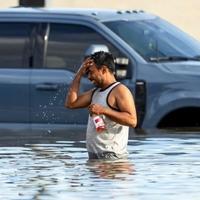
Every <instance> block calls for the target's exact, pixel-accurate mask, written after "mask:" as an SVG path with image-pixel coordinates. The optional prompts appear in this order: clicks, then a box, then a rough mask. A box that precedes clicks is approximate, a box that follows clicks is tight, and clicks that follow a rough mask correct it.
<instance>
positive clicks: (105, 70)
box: [102, 65, 108, 73]
mask: <svg viewBox="0 0 200 200" xmlns="http://www.w3.org/2000/svg"><path fill="white" fill-rule="evenodd" d="M107 70H108V68H107V67H106V66H105V65H103V66H102V72H103V73H106V72H107Z"/></svg>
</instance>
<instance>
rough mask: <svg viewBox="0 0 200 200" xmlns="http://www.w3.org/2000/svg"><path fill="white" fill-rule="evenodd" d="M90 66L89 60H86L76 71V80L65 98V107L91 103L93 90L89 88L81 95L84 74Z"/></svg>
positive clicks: (80, 106) (81, 106)
mask: <svg viewBox="0 0 200 200" xmlns="http://www.w3.org/2000/svg"><path fill="white" fill-rule="evenodd" d="M88 67H89V61H88V60H86V61H85V62H84V63H83V65H82V66H81V67H80V69H79V70H78V72H77V73H76V75H75V77H74V80H73V81H72V84H71V86H70V88H69V91H68V94H67V96H66V100H65V107H67V108H83V107H87V106H89V104H90V101H91V97H92V93H93V90H89V91H87V92H84V93H83V94H80V95H79V88H80V82H81V78H82V76H83V75H84V74H85V73H86V70H87V69H88Z"/></svg>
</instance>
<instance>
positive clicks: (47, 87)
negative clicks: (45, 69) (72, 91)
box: [36, 83, 58, 91]
mask: <svg viewBox="0 0 200 200" xmlns="http://www.w3.org/2000/svg"><path fill="white" fill-rule="evenodd" d="M36 89H37V90H42V91H56V90H58V85H57V84H53V83H41V84H38V85H36Z"/></svg>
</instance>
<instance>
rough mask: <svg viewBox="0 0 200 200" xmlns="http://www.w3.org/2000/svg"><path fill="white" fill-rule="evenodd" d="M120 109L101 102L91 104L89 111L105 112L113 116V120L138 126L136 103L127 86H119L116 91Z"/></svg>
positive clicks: (110, 116)
mask: <svg viewBox="0 0 200 200" xmlns="http://www.w3.org/2000/svg"><path fill="white" fill-rule="evenodd" d="M115 94H116V95H115V96H116V97H115V98H116V102H117V107H118V110H119V111H118V110H114V109H112V108H108V107H102V106H101V105H99V104H92V105H90V106H89V111H90V112H91V113H95V114H104V115H106V116H108V117H109V118H111V119H112V120H113V121H115V122H117V123H120V124H122V125H126V126H130V127H133V128H134V127H136V125H137V115H136V109H135V103H134V99H133V96H132V94H131V92H130V91H129V90H128V88H126V87H125V86H123V85H121V86H120V87H117V91H116V92H115Z"/></svg>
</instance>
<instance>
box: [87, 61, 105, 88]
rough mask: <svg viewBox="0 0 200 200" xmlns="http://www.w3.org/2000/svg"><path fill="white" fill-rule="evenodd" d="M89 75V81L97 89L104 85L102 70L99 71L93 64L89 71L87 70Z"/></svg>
mask: <svg viewBox="0 0 200 200" xmlns="http://www.w3.org/2000/svg"><path fill="white" fill-rule="evenodd" d="M87 75H88V79H89V80H90V81H91V82H92V83H93V84H94V85H96V86H97V87H101V86H102V84H103V77H102V76H103V74H102V69H97V67H96V65H95V63H93V64H92V65H91V66H90V67H89V68H88V69H87Z"/></svg>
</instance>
